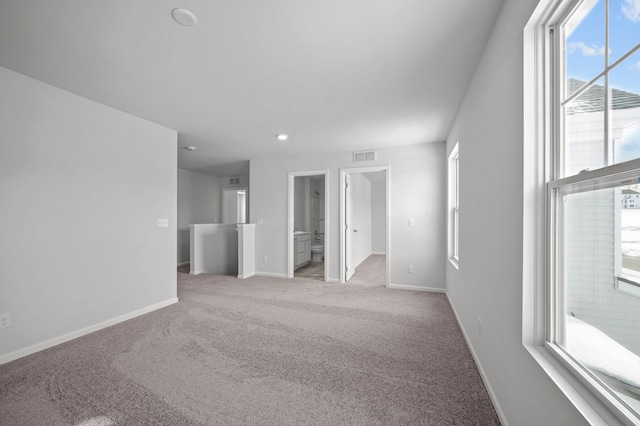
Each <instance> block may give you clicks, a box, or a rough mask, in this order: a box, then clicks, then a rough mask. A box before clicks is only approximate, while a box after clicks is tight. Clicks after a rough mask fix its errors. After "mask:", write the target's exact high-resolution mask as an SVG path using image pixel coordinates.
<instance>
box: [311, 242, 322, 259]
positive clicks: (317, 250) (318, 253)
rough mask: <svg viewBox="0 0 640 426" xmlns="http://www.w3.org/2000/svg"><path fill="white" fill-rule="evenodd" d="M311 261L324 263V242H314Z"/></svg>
mask: <svg viewBox="0 0 640 426" xmlns="http://www.w3.org/2000/svg"><path fill="white" fill-rule="evenodd" d="M311 261H312V262H324V244H323V243H322V241H314V242H313V244H311Z"/></svg>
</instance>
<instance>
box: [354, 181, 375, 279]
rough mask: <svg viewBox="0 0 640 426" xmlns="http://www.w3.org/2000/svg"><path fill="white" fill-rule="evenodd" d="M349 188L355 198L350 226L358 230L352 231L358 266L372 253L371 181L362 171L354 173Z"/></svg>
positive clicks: (355, 260) (356, 264)
mask: <svg viewBox="0 0 640 426" xmlns="http://www.w3.org/2000/svg"><path fill="white" fill-rule="evenodd" d="M349 189H351V192H352V197H351V199H352V200H353V206H351V211H352V215H353V223H351V224H349V227H350V228H351V229H352V230H357V231H358V232H352V237H351V244H352V246H353V251H354V253H353V260H354V262H355V266H356V267H358V265H359V264H360V263H362V261H364V260H365V259H366V258H367V257H369V255H370V254H371V181H370V180H369V179H367V178H366V177H364V175H363V174H362V173H352V174H351V186H350V188H349Z"/></svg>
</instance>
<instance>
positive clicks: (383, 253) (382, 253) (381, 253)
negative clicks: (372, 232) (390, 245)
mask: <svg viewBox="0 0 640 426" xmlns="http://www.w3.org/2000/svg"><path fill="white" fill-rule="evenodd" d="M371 254H377V255H381V256H385V255H386V254H387V253H385V252H383V251H381V252H377V251H374V252H372V253H371Z"/></svg>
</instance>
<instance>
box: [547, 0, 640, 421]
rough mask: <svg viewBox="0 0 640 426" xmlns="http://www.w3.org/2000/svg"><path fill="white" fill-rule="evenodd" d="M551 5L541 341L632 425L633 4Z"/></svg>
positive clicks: (636, 51) (638, 359) (638, 34)
mask: <svg viewBox="0 0 640 426" xmlns="http://www.w3.org/2000/svg"><path fill="white" fill-rule="evenodd" d="M552 3H555V6H556V8H555V9H554V10H553V13H550V14H549V15H548V16H549V18H548V22H547V23H546V26H545V31H546V34H545V36H544V40H545V46H546V48H547V49H548V50H547V52H548V53H547V56H546V59H547V60H546V61H545V63H546V65H545V68H546V69H545V70H544V72H545V75H546V77H545V79H546V81H545V82H544V89H542V92H544V96H546V97H547V99H546V101H545V106H546V109H547V111H546V112H545V113H543V115H544V116H545V125H544V128H545V129H546V130H545V132H544V136H543V137H544V138H545V139H546V141H545V144H546V148H547V149H546V154H545V155H544V156H543V158H544V162H545V163H546V167H545V170H546V171H545V176H546V177H545V179H544V180H545V181H546V186H547V190H546V200H544V205H545V206H546V207H545V209H546V214H545V216H546V221H545V222H546V223H545V227H544V228H545V233H546V236H547V238H546V239H547V241H546V243H545V247H546V249H545V253H546V255H545V264H546V268H545V270H546V295H547V296H546V298H545V300H546V303H547V308H546V310H545V314H544V315H545V324H544V325H545V328H544V329H545V340H546V342H547V346H548V347H549V348H550V350H552V352H555V353H556V354H557V355H558V357H559V358H561V359H562V360H563V361H564V362H565V365H567V366H568V368H569V369H571V370H573V371H574V372H575V374H576V375H577V376H580V377H582V378H583V379H584V380H583V381H584V382H585V383H587V386H588V387H589V388H590V389H591V390H592V391H593V392H594V393H595V394H597V395H599V397H600V398H601V399H602V400H603V401H604V403H606V404H607V405H608V406H609V407H610V408H612V409H613V410H614V411H616V412H618V414H619V415H620V417H621V418H624V419H627V420H628V421H630V422H634V423H637V422H640V208H639V207H640V202H639V200H638V198H639V197H640V1H638V0H583V1H562V0H558V1H556V2H552ZM541 203H542V200H541Z"/></svg>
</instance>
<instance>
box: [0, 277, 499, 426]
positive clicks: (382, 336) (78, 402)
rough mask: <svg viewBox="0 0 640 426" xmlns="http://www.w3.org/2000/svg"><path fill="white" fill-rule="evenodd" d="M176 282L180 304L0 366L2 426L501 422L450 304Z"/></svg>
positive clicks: (323, 289) (257, 284)
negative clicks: (58, 425)
mask: <svg viewBox="0 0 640 426" xmlns="http://www.w3.org/2000/svg"><path fill="white" fill-rule="evenodd" d="M178 282H179V283H178V290H179V294H178V296H179V298H180V302H179V303H177V304H175V305H172V306H169V307H167V308H164V309H161V310H159V311H155V312H152V313H150V314H147V315H144V316H142V317H139V318H136V319H133V320H130V321H127V322H125V323H121V324H118V325H116V326H113V327H110V328H108V329H104V330H101V331H99V332H96V333H93V334H91V335H88V336H84V337H82V338H79V339H76V340H74V341H71V342H68V343H65V344H62V345H59V346H56V347H54V348H51V349H48V350H45V351H42V352H39V353H37V354H34V355H31V356H28V357H24V358H21V359H19V360H16V361H13V362H11V363H8V364H4V365H2V366H0V424H2V425H12V426H18V425H45V424H46V425H57V424H60V425H113V424H118V425H120V424H126V425H137V424H148V425H162V424H166V425H190V424H215V425H245V424H249V425H251V424H256V425H410V424H420V425H497V424H499V421H498V419H497V417H496V413H495V411H494V409H493V406H492V404H491V402H490V400H489V397H488V395H487V392H486V390H485V388H484V387H483V385H482V381H481V379H480V376H479V374H478V371H477V369H476V366H475V364H474V362H473V360H472V358H471V355H470V353H469V350H468V348H467V347H466V345H465V342H464V340H463V337H462V335H461V333H460V330H459V328H458V326H457V324H456V322H455V319H454V316H453V313H452V311H451V308H450V306H449V304H448V302H447V299H446V297H445V296H444V295H443V294H431V293H420V292H411V291H400V290H389V289H386V288H384V287H380V286H371V285H366V284H358V283H349V284H327V283H324V282H320V281H314V280H306V279H292V280H282V279H276V278H264V277H253V278H250V279H247V280H237V279H235V278H232V277H222V276H213V275H204V274H203V275H197V276H189V275H188V274H185V273H178Z"/></svg>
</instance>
